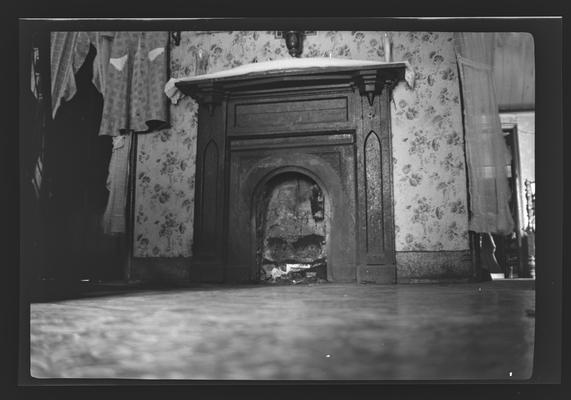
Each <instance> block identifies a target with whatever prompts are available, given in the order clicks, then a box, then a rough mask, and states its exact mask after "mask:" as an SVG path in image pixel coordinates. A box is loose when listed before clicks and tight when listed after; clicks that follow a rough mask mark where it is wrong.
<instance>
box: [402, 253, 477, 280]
mask: <svg viewBox="0 0 571 400" xmlns="http://www.w3.org/2000/svg"><path fill="white" fill-rule="evenodd" d="M396 260H397V283H421V282H467V281H469V280H471V279H473V267H472V257H471V254H470V250H459V251H406V252H398V251H397V252H396Z"/></svg>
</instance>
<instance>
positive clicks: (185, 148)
mask: <svg viewBox="0 0 571 400" xmlns="http://www.w3.org/2000/svg"><path fill="white" fill-rule="evenodd" d="M383 33H384V32H369V31H362V32H361V31H354V32H348V31H347V32H345V31H344V32H337V31H329V32H326V31H319V32H317V33H316V35H313V36H307V37H306V39H305V42H304V50H303V54H302V57H321V56H326V55H328V54H332V55H333V57H342V58H353V59H366V60H379V59H380V60H383V59H384V51H383V47H382V40H381V39H382V34H383ZM389 34H390V36H391V39H392V43H393V59H394V60H407V61H409V62H410V64H411V65H412V67H413V68H414V69H415V71H416V87H415V88H414V90H412V89H410V88H407V87H406V84H405V83H404V82H402V83H401V84H399V85H398V86H397V87H396V88H395V90H394V92H393V99H392V110H391V112H392V129H393V156H394V185H395V186H394V200H395V224H396V226H395V230H396V250H397V251H415V250H424V251H438V250H464V249H468V248H469V245H468V215H467V206H466V204H467V202H466V176H465V166H464V150H463V142H462V117H461V108H460V99H459V96H460V94H459V84H458V76H457V70H456V61H455V54H454V49H453V44H452V33H442V32H390V33H389ZM198 48H203V49H206V50H207V51H208V53H209V55H210V59H209V66H208V71H207V72H217V71H222V70H225V69H228V68H233V67H237V66H239V65H242V64H247V63H251V62H261V61H268V60H275V59H280V58H289V57H290V55H289V54H288V52H287V49H286V47H285V43H284V41H283V39H277V38H275V37H274V32H271V31H264V32H263V31H250V32H183V33H182V35H181V42H180V45H179V46H174V45H173V46H172V47H171V74H172V76H173V77H182V76H188V75H194V73H195V72H194V52H195V51H196V49H198ZM196 111H197V105H196V103H195V102H194V101H193V100H192V99H190V98H184V99H183V100H181V101H180V102H179V103H178V104H177V105H174V106H171V122H172V123H171V125H172V128H170V129H167V130H163V131H161V132H158V133H155V134H149V135H145V136H142V137H141V138H140V141H139V149H138V151H139V152H138V164H137V180H138V181H137V192H136V206H135V207H136V220H135V256H139V257H188V256H191V255H192V250H191V248H192V229H193V218H194V215H193V212H194V171H195V166H194V164H195V156H196V154H195V153H196V143H195V141H196V118H197V114H196Z"/></svg>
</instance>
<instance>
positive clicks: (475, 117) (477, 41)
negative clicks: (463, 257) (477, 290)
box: [454, 33, 514, 234]
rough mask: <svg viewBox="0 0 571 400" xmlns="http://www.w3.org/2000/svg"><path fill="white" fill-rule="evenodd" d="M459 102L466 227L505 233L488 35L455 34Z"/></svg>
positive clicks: (503, 149) (506, 193) (507, 220)
mask: <svg viewBox="0 0 571 400" xmlns="http://www.w3.org/2000/svg"><path fill="white" fill-rule="evenodd" d="M454 44H455V49H456V56H457V60H458V67H459V70H460V78H461V83H462V96H463V100H464V124H465V130H466V139H465V140H466V159H467V166H468V185H469V191H470V211H471V215H470V223H469V229H470V230H471V231H474V232H480V233H499V234H508V233H510V232H512V231H513V229H514V221H513V219H512V216H511V213H510V208H509V200H510V189H509V186H508V178H507V172H506V167H505V166H506V160H507V159H508V158H509V152H508V149H507V146H506V143H505V141H504V138H503V133H502V129H501V124H500V116H499V112H498V106H497V102H496V98H495V90H494V80H493V71H492V64H493V54H494V34H493V33H455V34H454Z"/></svg>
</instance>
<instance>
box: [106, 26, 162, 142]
mask: <svg viewBox="0 0 571 400" xmlns="http://www.w3.org/2000/svg"><path fill="white" fill-rule="evenodd" d="M167 41H168V32H115V34H114V36H113V39H112V41H111V45H110V50H109V52H110V53H109V63H108V65H107V67H106V68H107V71H106V77H105V80H104V83H103V84H102V86H103V87H104V90H103V91H102V93H103V96H104V105H103V115H102V118H101V127H100V130H99V134H100V135H110V136H116V135H119V134H121V133H126V132H128V131H131V130H132V131H135V132H149V131H153V130H158V129H163V128H166V127H167V126H168V103H167V98H166V96H165V94H164V93H163V88H164V85H165V82H166V81H167V78H168V76H167V73H168V66H167V57H166V46H167Z"/></svg>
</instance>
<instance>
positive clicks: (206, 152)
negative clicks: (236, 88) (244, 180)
mask: <svg viewBox="0 0 571 400" xmlns="http://www.w3.org/2000/svg"><path fill="white" fill-rule="evenodd" d="M191 95H192V97H193V98H194V99H195V100H197V102H198V104H199V109H198V120H199V121H200V123H199V124H198V135H197V143H196V175H195V188H196V190H195V199H194V205H195V208H194V243H193V266H192V268H191V279H192V280H199V281H202V282H208V281H210V282H221V281H223V280H224V264H225V262H226V243H225V239H226V234H225V231H226V227H225V222H224V221H225V220H226V215H225V214H226V212H225V210H226V209H227V206H226V201H227V200H226V198H227V193H226V191H227V190H226V187H227V185H226V181H227V179H228V177H227V175H228V173H227V171H226V162H227V157H226V153H227V151H226V132H225V126H224V123H225V121H226V99H225V94H224V92H223V91H222V90H221V89H220V88H219V87H217V86H216V85H214V84H212V83H205V84H201V85H199V86H198V87H197V90H196V91H195V92H193V93H192V94H191Z"/></svg>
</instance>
